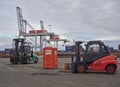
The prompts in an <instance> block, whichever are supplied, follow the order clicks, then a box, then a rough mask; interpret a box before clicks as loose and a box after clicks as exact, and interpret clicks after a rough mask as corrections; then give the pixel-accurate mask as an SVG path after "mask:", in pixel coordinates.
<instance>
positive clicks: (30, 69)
mask: <svg viewBox="0 0 120 87" xmlns="http://www.w3.org/2000/svg"><path fill="white" fill-rule="evenodd" d="M24 68H25V69H27V70H29V71H32V72H36V70H34V69H32V68H28V67H24Z"/></svg>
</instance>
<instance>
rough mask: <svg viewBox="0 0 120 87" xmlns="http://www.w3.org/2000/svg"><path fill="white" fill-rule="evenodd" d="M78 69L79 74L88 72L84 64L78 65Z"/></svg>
mask: <svg viewBox="0 0 120 87" xmlns="http://www.w3.org/2000/svg"><path fill="white" fill-rule="evenodd" d="M76 69H77V72H78V73H84V72H86V66H85V65H84V64H78V65H77V68H76Z"/></svg>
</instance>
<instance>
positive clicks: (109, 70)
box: [106, 65, 116, 74]
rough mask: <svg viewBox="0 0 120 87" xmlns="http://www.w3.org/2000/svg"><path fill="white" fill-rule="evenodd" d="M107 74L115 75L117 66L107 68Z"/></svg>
mask: <svg viewBox="0 0 120 87" xmlns="http://www.w3.org/2000/svg"><path fill="white" fill-rule="evenodd" d="M106 72H107V73H108V74H115V72H116V66H115V65H108V66H107V67H106Z"/></svg>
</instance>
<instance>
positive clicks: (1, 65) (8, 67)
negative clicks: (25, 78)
mask: <svg viewBox="0 0 120 87" xmlns="http://www.w3.org/2000/svg"><path fill="white" fill-rule="evenodd" d="M0 66H3V67H6V68H8V69H9V70H11V71H13V72H14V71H15V69H13V68H11V67H9V66H6V65H4V64H1V63H0Z"/></svg>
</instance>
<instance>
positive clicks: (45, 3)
mask: <svg viewBox="0 0 120 87" xmlns="http://www.w3.org/2000/svg"><path fill="white" fill-rule="evenodd" d="M16 6H19V7H21V8H22V12H23V17H24V18H25V19H26V20H27V21H28V22H29V23H30V24H31V25H32V26H33V27H34V28H35V29H39V28H40V23H39V21H40V20H42V21H44V24H45V29H47V30H48V31H49V27H48V25H52V27H51V28H52V31H53V32H55V33H56V34H59V35H60V36H63V37H65V38H69V39H75V40H94V39H102V40H103V39H105V40H113V39H117V40H120V29H119V28H120V0H0V36H8V37H9V36H10V37H12V36H16V35H17V34H18V25H17V15H16Z"/></svg>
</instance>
